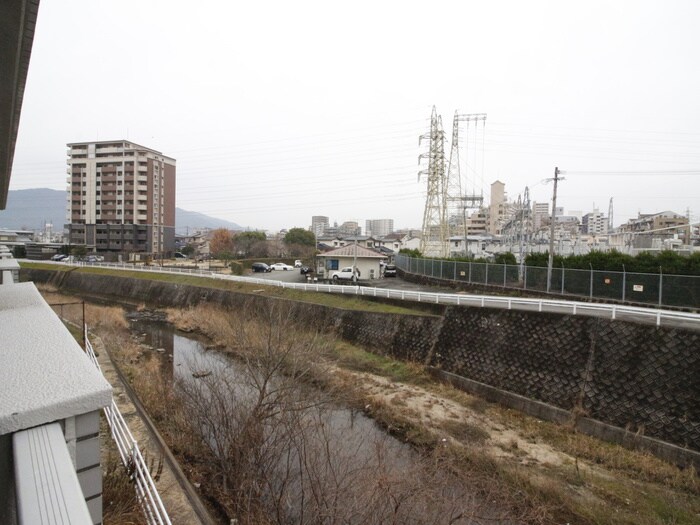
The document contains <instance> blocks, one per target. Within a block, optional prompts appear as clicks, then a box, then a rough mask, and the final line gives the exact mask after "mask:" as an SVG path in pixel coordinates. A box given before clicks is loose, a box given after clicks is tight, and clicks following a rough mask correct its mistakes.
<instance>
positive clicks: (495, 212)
mask: <svg viewBox="0 0 700 525" xmlns="http://www.w3.org/2000/svg"><path fill="white" fill-rule="evenodd" d="M505 188H506V185H505V184H504V183H502V182H501V181H500V180H497V181H496V182H493V183H491V201H490V204H489V215H488V232H489V233H490V234H491V235H498V234H500V233H501V226H502V225H503V221H504V218H505V216H506V193H505Z"/></svg>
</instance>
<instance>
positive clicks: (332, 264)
mask: <svg viewBox="0 0 700 525" xmlns="http://www.w3.org/2000/svg"><path fill="white" fill-rule="evenodd" d="M326 267H327V269H328V270H337V269H338V267H339V266H338V259H328V261H327V262H326Z"/></svg>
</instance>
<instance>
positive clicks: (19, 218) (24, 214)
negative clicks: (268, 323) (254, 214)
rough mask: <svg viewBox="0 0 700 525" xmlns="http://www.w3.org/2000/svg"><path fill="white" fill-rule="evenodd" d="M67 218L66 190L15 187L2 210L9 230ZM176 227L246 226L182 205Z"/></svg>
mask: <svg viewBox="0 0 700 525" xmlns="http://www.w3.org/2000/svg"><path fill="white" fill-rule="evenodd" d="M65 220H66V192H65V191H60V190H50V189H48V188H37V189H31V190H11V191H10V192H9V193H8V196H7V208H6V209H4V210H0V228H7V229H9V230H19V229H22V230H25V229H26V230H40V229H43V228H44V223H46V222H50V223H52V224H53V228H54V231H57V230H61V229H63V224H64V223H65ZM175 228H176V230H177V233H185V232H187V230H188V229H189V230H193V229H195V228H228V229H230V230H242V229H244V228H243V227H241V226H239V225H238V224H236V223H235V222H230V221H225V220H223V219H217V218H216V217H210V216H208V215H204V214H203V213H197V212H194V211H187V210H183V209H182V208H175Z"/></svg>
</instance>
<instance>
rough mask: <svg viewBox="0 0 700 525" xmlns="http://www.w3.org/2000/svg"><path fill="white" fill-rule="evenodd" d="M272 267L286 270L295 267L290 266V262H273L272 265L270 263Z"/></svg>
mask: <svg viewBox="0 0 700 525" xmlns="http://www.w3.org/2000/svg"><path fill="white" fill-rule="evenodd" d="M270 268H272V269H273V270H284V271H285V272H286V271H287V270H293V269H294V267H293V266H289V265H288V264H284V263H275V264H271V265H270Z"/></svg>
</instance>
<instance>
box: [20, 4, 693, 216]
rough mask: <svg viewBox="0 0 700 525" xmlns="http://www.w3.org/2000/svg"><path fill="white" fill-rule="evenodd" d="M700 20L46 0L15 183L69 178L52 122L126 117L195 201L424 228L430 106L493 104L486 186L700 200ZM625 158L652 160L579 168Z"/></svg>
mask: <svg viewBox="0 0 700 525" xmlns="http://www.w3.org/2000/svg"><path fill="white" fill-rule="evenodd" d="M698 20H700V2H696V1H692V0H691V1H687V2H681V1H669V0H665V1H654V2H649V1H627V2H622V1H586V2H580V1H579V2H564V1H556V2H555V1H552V2H536V1H527V2H522V1H512V2H510V1H489V2H458V1H454V2H446V1H433V2H411V1H396V2H389V1H386V2H381V1H377V0H375V1H355V2H343V3H340V2H328V1H318V2H289V1H279V2H278V1H268V2H233V1H221V2H205V1H202V2H181V1H173V0H171V1H145V2H144V1H129V0H126V1H125V0H120V1H107V0H80V1H79V0H72V1H62V2H61V1H58V0H43V1H42V3H41V7H40V11H39V20H38V23H37V28H36V37H35V40H34V50H33V54H32V62H31V65H30V72H29V77H28V81H27V89H26V94H25V99H24V107H23V114H22V121H21V125H20V133H19V137H18V143H17V148H16V153H15V163H14V173H13V177H12V183H11V189H22V188H34V187H49V188H54V189H65V186H66V184H65V177H66V175H65V154H66V148H65V144H66V143H68V142H76V141H87V140H96V139H99V140H112V139H122V138H128V139H129V140H132V141H134V142H136V143H139V144H142V145H145V146H148V147H152V148H154V149H157V150H159V151H162V152H163V153H165V154H166V155H170V156H172V157H175V158H176V159H177V163H178V168H177V169H178V182H177V184H178V190H177V204H178V206H179V207H182V208H185V209H188V210H193V211H199V212H203V213H207V214H210V215H215V216H218V217H221V218H225V219H229V220H232V221H235V222H237V223H239V224H242V225H245V226H251V227H258V228H265V229H271V230H275V229H279V228H288V227H293V226H303V227H306V226H308V225H309V224H310V222H311V215H328V216H329V217H330V218H331V221H334V220H335V221H338V222H342V221H344V220H358V221H360V222H361V224H362V225H363V226H364V220H365V219H372V218H393V219H394V220H395V225H396V227H415V228H419V227H420V225H421V221H422V216H423V208H424V201H425V183H424V182H421V183H420V184H419V183H418V182H417V172H418V170H419V167H418V166H417V157H418V155H419V154H420V153H421V151H422V150H421V149H419V147H418V135H420V134H421V133H425V132H426V131H427V130H428V125H429V117H430V111H431V107H432V106H433V105H435V106H436V107H437V110H438V112H439V113H440V114H441V115H442V117H443V125H444V127H445V130H446V131H447V132H448V134H449V133H450V132H451V121H452V114H453V113H454V111H455V110H460V111H462V112H475V113H476V112H484V113H487V114H488V120H487V123H486V135H485V141H484V150H485V156H484V162H483V166H484V171H483V182H484V186H485V187H484V193H485V194H486V195H488V185H489V184H490V183H491V182H493V181H494V180H496V179H499V180H501V181H503V182H504V183H505V184H506V191H507V193H508V195H509V196H510V197H516V196H517V195H518V193H520V192H522V191H523V189H524V188H525V186H526V185H527V186H529V187H530V193H531V197H532V199H533V200H538V201H545V200H547V199H550V198H551V186H550V185H547V184H543V183H542V180H543V179H544V178H546V177H551V176H552V173H553V170H554V167H555V166H559V167H560V168H561V169H563V170H566V171H567V172H568V173H567V175H566V180H565V181H564V182H563V183H562V184H561V186H560V194H559V203H560V204H561V205H562V206H564V207H565V208H566V209H567V210H581V211H583V212H584V213H585V212H587V211H590V210H591V209H592V208H593V205H594V203H595V205H596V206H597V207H599V208H600V209H601V210H602V211H605V213H607V208H608V201H609V199H610V198H611V197H614V200H615V223H616V224H618V223H620V222H622V221H626V220H627V219H628V218H630V217H633V216H636V214H637V212H638V211H641V212H654V211H662V210H666V209H671V210H674V211H676V212H679V213H683V214H685V213H686V210H687V209H688V208H689V209H690V213H691V215H692V217H693V220H698V218H699V216H700V96H699V94H700V67H698V66H700V59H699V58H698V55H699V52H700V31H698V30H697V22H698ZM448 153H449V150H448ZM478 164H479V163H478V162H477V166H476V167H477V171H480V169H481V167H480V166H479V165H478ZM463 169H464V168H463ZM693 170H695V171H694V172H693ZM621 171H622V172H625V171H626V172H650V173H633V174H629V173H627V174H624V173H585V172H621ZM684 172H686V173H684ZM687 172H690V173H687ZM481 177H482V174H481V173H479V174H478V176H477V177H475V178H474V179H475V183H477V184H479V183H480V179H481ZM473 183H474V182H471V183H470V184H473Z"/></svg>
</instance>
